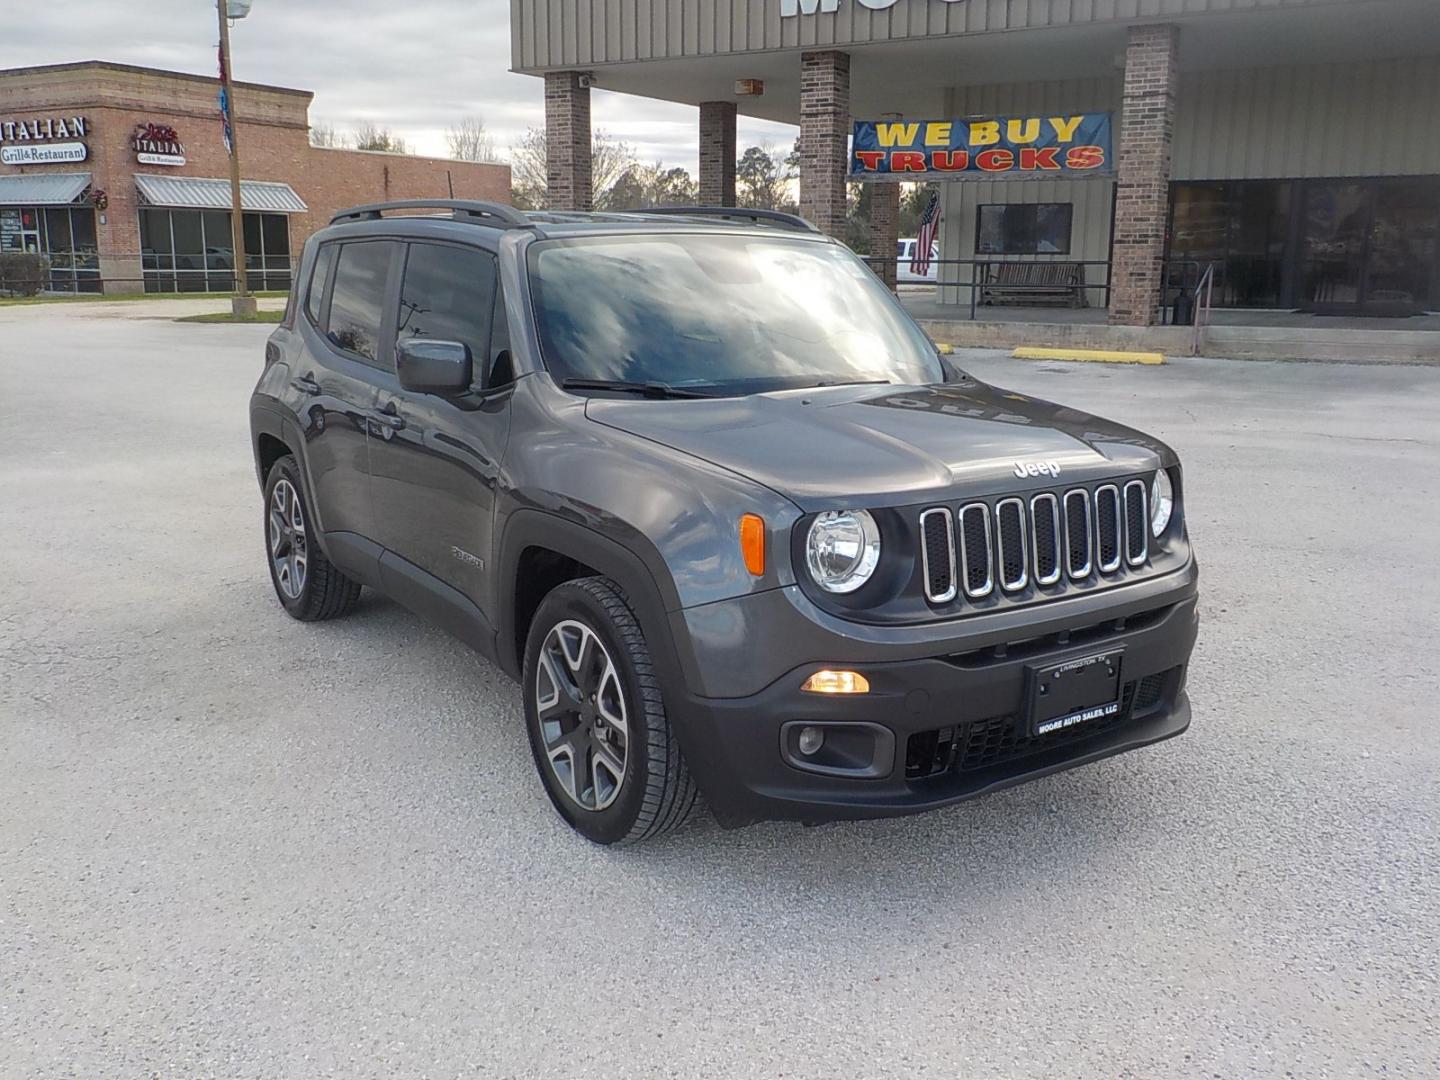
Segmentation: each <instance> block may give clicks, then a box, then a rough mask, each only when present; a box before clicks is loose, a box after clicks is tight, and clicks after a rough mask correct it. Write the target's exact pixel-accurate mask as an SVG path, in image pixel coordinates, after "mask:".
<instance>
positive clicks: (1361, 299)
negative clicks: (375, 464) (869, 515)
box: [511, 0, 1440, 335]
mask: <svg viewBox="0 0 1440 1080" xmlns="http://www.w3.org/2000/svg"><path fill="white" fill-rule="evenodd" d="M511 35H512V66H513V68H514V69H515V70H516V71H520V72H525V73H530V74H535V75H539V76H543V77H544V78H545V81H546V115H547V123H548V124H549V126H550V129H551V131H552V132H553V131H560V132H563V136H564V138H563V145H562V146H558V147H557V140H556V139H554V138H553V137H552V139H551V141H550V148H551V151H552V160H551V174H552V176H551V182H552V188H553V189H554V190H555V191H556V192H558V193H559V194H560V197H561V198H562V199H571V200H573V202H572V204H573V205H575V206H583V205H585V204H586V201H587V200H588V199H589V197H590V195H589V179H588V176H589V162H588V146H589V94H590V87H591V86H592V85H593V86H597V87H601V88H603V89H606V90H609V91H617V92H621V93H630V94H637V95H642V96H645V97H651V98H659V99H662V100H666V101H674V102H682V103H687V104H692V105H695V106H697V109H698V129H697V138H698V142H699V149H700V155H699V159H700V189H701V191H702V192H703V193H704V194H705V198H706V200H707V201H710V202H720V203H724V202H731V201H733V199H734V197H735V178H734V170H733V164H732V163H731V162H730V161H729V160H728V159H729V158H730V157H732V156H733V147H734V141H735V117H736V113H737V111H738V112H739V113H741V114H744V115H749V116H755V117H760V118H764V119H769V120H777V121H782V122H786V123H791V124H796V125H798V126H799V129H800V176H799V186H800V205H801V210H802V212H803V213H804V214H805V215H806V216H807V217H809V218H810V219H811V220H812V221H814V222H815V223H816V224H818V225H819V226H820V227H821V228H823V229H825V230H827V231H830V232H832V233H838V231H839V228H840V223H841V222H842V221H843V219H844V215H845V198H846V183H845V181H846V177H847V174H851V173H852V172H853V171H854V170H856V162H857V160H859V151H860V149H861V147H860V141H859V140H860V125H857V124H855V122H857V121H873V122H874V124H873V125H871V128H870V131H872V132H874V133H876V136H877V138H878V139H879V142H878V144H877V145H876V146H875V149H874V155H875V158H874V160H876V161H884V162H886V163H887V165H888V166H889V168H891V169H893V168H896V167H897V166H898V168H900V169H901V170H903V171H902V172H898V173H893V172H892V173H888V174H887V175H884V176H876V177H874V178H872V180H873V182H874V183H875V185H876V186H875V188H874V192H873V196H874V199H873V202H874V207H875V209H874V211H873V212H872V215H871V221H872V237H871V250H872V251H876V252H889V251H895V250H896V240H897V237H896V236H895V228H896V221H897V214H896V211H895V207H896V193H897V188H898V184H897V183H896V182H895V181H896V180H897V179H905V180H912V181H913V180H919V181H925V182H929V181H936V182H937V183H938V189H939V190H940V191H941V192H942V208H943V219H942V220H943V225H942V229H941V235H940V243H941V256H942V258H943V260H944V263H943V265H941V267H940V271H939V279H940V287H939V288H938V291H937V304H938V306H939V307H941V308H948V309H949V310H952V311H956V312H958V311H959V310H960V309H961V308H965V309H968V307H969V304H970V301H971V298H972V295H976V294H977V293H978V294H979V295H980V296H982V297H986V296H990V294H987V293H986V292H985V291H984V290H983V289H980V288H978V287H977V282H979V281H985V280H991V281H994V280H996V278H997V277H998V278H1006V277H1008V278H1009V279H1010V280H1013V281H1016V282H1024V281H1026V280H1032V281H1036V282H1040V281H1043V280H1044V274H1043V273H1035V274H1033V275H1028V276H1027V272H1026V271H1025V269H1024V268H1017V267H1008V268H1007V267H1006V266H1005V265H1004V264H1007V263H1031V264H1033V263H1040V262H1044V263H1056V264H1059V266H1057V267H1052V268H1051V271H1052V272H1053V274H1054V278H1053V280H1055V281H1061V282H1068V283H1069V284H1070V286H1071V287H1073V291H1071V292H1067V290H1066V288H1059V289H1052V290H1051V293H1052V295H1048V296H1047V295H1043V294H1041V293H1036V294H1033V295H1032V296H1031V297H1030V301H1031V302H1032V303H1038V302H1040V301H1041V300H1053V299H1057V298H1058V299H1059V300H1060V301H1061V302H1062V303H1063V302H1065V301H1067V300H1070V301H1074V302H1076V303H1078V304H1080V305H1083V306H1084V307H1086V308H1088V309H1089V312H1088V314H1091V315H1094V316H1096V317H1097V319H1098V321H1100V322H1102V323H1103V322H1104V321H1105V320H1106V319H1108V321H1109V323H1111V324H1117V331H1116V333H1117V335H1118V334H1122V331H1123V330H1124V329H1127V328H1133V327H1137V326H1138V327H1149V326H1151V325H1153V324H1155V323H1157V322H1158V321H1160V320H1162V319H1163V318H1164V317H1165V315H1166V313H1167V311H1168V310H1170V309H1171V307H1172V301H1173V298H1174V297H1175V296H1176V295H1177V294H1178V293H1179V292H1180V291H1181V288H1182V286H1183V285H1184V284H1185V282H1186V281H1187V280H1188V281H1189V282H1190V283H1191V284H1193V283H1194V281H1195V279H1196V277H1197V276H1198V275H1199V274H1200V272H1201V268H1203V267H1208V266H1213V267H1214V268H1215V270H1214V274H1215V278H1214V284H1215V294H1214V295H1215V301H1216V305H1217V306H1219V307H1228V308H1235V309H1244V310H1252V311H1253V310H1256V309H1260V310H1267V309H1268V310H1269V311H1270V312H1278V311H1291V312H1293V311H1299V312H1302V313H1305V312H1311V313H1323V314H1351V315H1361V316H1371V315H1374V316H1389V315H1412V314H1419V313H1423V312H1425V311H1427V310H1429V311H1434V310H1436V309H1440V137H1437V136H1436V133H1435V125H1434V120H1433V117H1434V116H1435V115H1436V114H1437V113H1440V3H1436V2H1434V0H511ZM1052 119H1054V120H1057V121H1058V122H1059V123H1060V126H1061V132H1057V133H1056V134H1057V139H1056V140H1053V141H1052V142H1053V143H1054V144H1056V145H1057V149H1056V150H1052V149H1049V148H1048V147H1046V146H1045V145H1044V139H1045V137H1046V135H1047V134H1048V125H1049V124H1050V122H1051V120H1052ZM917 122H918V123H917ZM927 122H928V123H927ZM1011 122H1014V123H1015V125H1016V126H1015V127H1014V128H1013V129H1012V128H1010V126H1009V125H1010V123H1011ZM1082 122H1083V123H1084V124H1085V125H1086V130H1087V131H1090V130H1093V132H1094V133H1095V137H1094V138H1092V139H1090V140H1089V142H1088V143H1087V145H1086V146H1085V147H1084V149H1086V150H1088V151H1092V152H1093V153H1081V154H1077V155H1075V156H1073V157H1067V156H1065V155H1064V154H1063V153H1059V155H1058V156H1057V152H1058V151H1063V150H1064V140H1063V139H1060V138H1058V136H1059V135H1060V134H1061V133H1069V132H1072V131H1074V130H1076V125H1077V124H1080V123H1082ZM912 124H915V125H917V126H914V127H913V128H911V129H910V132H909V138H910V139H911V140H912V141H908V142H907V141H904V140H903V138H902V140H901V141H900V142H894V139H895V135H894V132H895V131H896V130H899V131H900V132H902V133H904V132H906V130H907V128H909V127H910V125H912ZM852 125H854V126H853V127H852ZM965 129H970V130H971V132H972V134H976V133H978V135H979V141H978V142H972V143H970V144H968V145H967V144H966V142H965V141H964V140H963V139H961V138H960V135H959V133H960V132H961V131H962V130H965ZM1012 130H1013V132H1014V134H1015V135H1016V139H1015V140H1014V142H1015V144H1016V145H1008V143H1009V135H1008V134H1007V135H1006V136H1005V140H1006V143H1004V144H1001V148H1000V149H996V143H997V141H998V140H999V139H1000V135H999V134H997V132H1001V131H1012ZM852 131H853V133H854V144H853V146H852V145H851V142H852ZM931 136H933V138H932V137H931ZM992 136H993V138H994V140H995V141H992ZM892 143H893V145H895V146H904V147H907V152H906V155H905V156H903V157H901V156H900V155H898V154H892V153H891V150H892V149H893V147H892ZM987 147H988V149H986V148H987ZM852 153H853V154H854V156H852ZM897 158H898V159H899V160H898V161H897ZM1027 166H1029V168H1028V169H1027ZM912 170H913V171H912ZM881 171H885V170H881ZM883 261H884V262H888V261H889V260H888V258H885V259H884V260H883ZM877 269H879V270H881V271H882V272H884V273H886V274H887V275H893V274H894V272H895V267H894V266H893V265H890V266H888V267H886V266H877ZM1030 269H1035V268H1034V267H1031V268H1030ZM1066 275H1070V276H1066ZM990 298H992V299H993V296H990ZM1012 299H1013V300H1015V301H1016V302H1019V301H1021V300H1023V299H1024V298H1023V297H1020V296H1019V295H1018V292H1017V294H1016V295H1014V296H1012ZM982 302H983V301H982ZM1106 307H1108V309H1109V310H1108V313H1104V309H1105V308H1106ZM1096 309H1100V310H1096ZM956 317H959V316H956ZM1017 317H1018V316H1017Z"/></svg>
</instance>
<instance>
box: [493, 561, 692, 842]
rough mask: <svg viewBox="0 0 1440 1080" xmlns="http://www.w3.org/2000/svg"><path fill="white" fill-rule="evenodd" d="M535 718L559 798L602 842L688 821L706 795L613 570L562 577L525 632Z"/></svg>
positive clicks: (542, 768) (529, 700) (535, 737)
mask: <svg viewBox="0 0 1440 1080" xmlns="http://www.w3.org/2000/svg"><path fill="white" fill-rule="evenodd" d="M521 685H522V686H523V687H524V688H525V695H524V702H525V726H526V729H527V731H528V734H529V736H530V749H531V751H532V752H533V753H534V756H535V768H536V769H537V770H538V771H539V773H540V780H541V782H542V783H543V784H544V785H545V793H546V794H547V795H549V796H550V801H551V803H553V804H554V806H555V809H556V810H557V811H558V812H559V814H560V816H561V817H563V818H564V819H565V820H566V821H567V822H569V823H570V826H571V827H572V828H573V829H574V830H575V831H576V832H578V833H580V835H581V836H584V837H585V838H586V839H587V840H591V841H594V842H595V843H597V844H630V843H635V842H636V841H639V840H646V839H649V838H650V837H653V836H658V835H660V834H661V833H664V832H668V831H670V830H671V829H674V828H676V827H678V826H679V825H681V824H683V823H684V822H685V821H686V820H687V819H688V818H689V817H690V816H691V814H692V813H694V811H695V809H696V807H697V806H698V805H699V793H698V792H697V791H696V788H695V782H694V780H693V779H691V776H690V770H689V769H688V768H687V767H686V765H685V759H684V758H683V757H682V756H681V754H680V744H679V742H678V741H677V740H676V738H675V733H674V732H673V731H671V729H670V720H669V718H668V716H667V715H666V713H665V693H664V690H663V689H662V688H661V685H660V679H659V677H658V675H657V674H656V671H655V663H654V661H653V660H652V659H651V656H650V648H649V646H648V645H647V644H646V641H645V634H644V633H643V632H642V631H641V629H640V623H639V621H638V620H637V619H636V618H635V612H634V610H633V609H632V608H631V607H630V601H629V598H628V597H627V596H626V595H625V593H624V592H623V591H622V590H621V588H620V586H619V585H618V584H617V583H616V582H615V581H613V580H611V579H610V578H605V577H591V578H579V579H576V580H574V581H566V582H564V583H563V584H560V585H557V586H556V587H555V588H554V589H552V590H551V591H550V593H549V594H548V595H547V596H546V597H545V599H544V600H542V601H541V603H540V606H539V608H538V609H537V610H536V612H535V615H534V618H533V620H532V621H531V623H530V631H529V633H528V634H527V635H526V640H525V658H524V675H523V677H522V679H521Z"/></svg>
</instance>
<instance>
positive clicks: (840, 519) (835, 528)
mask: <svg viewBox="0 0 1440 1080" xmlns="http://www.w3.org/2000/svg"><path fill="white" fill-rule="evenodd" d="M879 562H880V530H879V529H877V528H876V527H875V519H874V518H872V517H871V516H870V514H869V513H868V512H867V511H865V510H832V511H830V512H829V513H825V514H821V515H820V516H819V517H817V518H816V519H815V523H814V524H813V525H811V526H810V535H809V536H807V537H806V538H805V563H806V565H807V566H809V568H810V576H811V577H812V578H813V579H814V580H815V584H816V585H819V586H820V587H821V588H822V589H824V590H825V591H826V592H832V593H848V592H854V591H855V590H856V589H858V588H860V586H861V585H864V584H865V582H867V581H869V580H870V575H871V574H873V573H875V566H876V564H878V563H879Z"/></svg>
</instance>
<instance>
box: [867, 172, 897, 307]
mask: <svg viewBox="0 0 1440 1080" xmlns="http://www.w3.org/2000/svg"><path fill="white" fill-rule="evenodd" d="M899 241H900V185H899V184H878V183H877V184H871V185H870V257H871V259H872V260H873V259H875V258H877V257H878V258H881V259H883V260H884V261H883V262H873V261H872V262H871V263H870V268H871V269H872V270H874V271H875V273H877V274H879V275H880V280H881V281H883V282H885V284H886V285H888V286H890V291H891V292H894V291H895V287H896V280H895V279H896V276H897V271H896V265H895V252H896V250H897V249H898V248H899V246H900V245H899Z"/></svg>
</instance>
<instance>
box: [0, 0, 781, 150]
mask: <svg viewBox="0 0 1440 1080" xmlns="http://www.w3.org/2000/svg"><path fill="white" fill-rule="evenodd" d="M23 6H24V8H25V10H24V12H23V14H22V13H20V12H14V13H12V14H14V15H16V16H17V17H15V18H7V19H6V20H5V32H4V34H0V67H24V66H29V65H33V64H54V63H63V62H66V61H74V60H116V61H120V62H123V63H129V64H145V65H149V66H151V67H162V68H171V69H174V70H176V71H188V72H196V73H199V74H205V75H208V74H211V73H213V72H214V70H215V39H216V34H217V31H216V20H215V7H214V0H64V2H54V0H51V2H46V0H38V2H36V3H33V4H25V5H23ZM142 13H143V14H142ZM509 19H510V7H509V3H508V0H401V2H398V3H397V2H396V0H255V3H254V9H253V11H252V13H251V15H250V17H249V18H247V19H244V20H242V21H240V22H238V23H236V24H235V27H234V30H233V33H232V43H231V44H232V48H233V50H234V54H235V59H234V69H235V77H236V78H237V79H248V80H251V81H254V82H267V83H276V84H279V85H281V86H293V87H299V88H301V89H305V90H312V91H314V93H315V102H314V105H313V106H312V107H311V110H310V119H311V122H312V123H325V122H328V123H333V124H334V125H335V126H336V127H337V128H339V129H341V130H342V131H343V130H346V129H349V128H350V127H352V126H353V125H354V124H355V122H356V121H359V120H373V121H375V122H376V123H377V124H380V125H381V126H382V127H389V128H392V129H393V130H394V131H395V132H396V134H398V135H401V136H403V137H404V138H405V139H406V141H407V142H408V143H409V144H410V145H411V147H412V148H413V149H415V150H416V151H417V152H419V153H422V154H436V155H443V154H444V153H445V134H444V133H445V128H446V126H447V125H449V124H452V123H454V122H455V121H456V120H457V119H458V118H460V117H462V116H465V115H478V116H480V117H481V118H482V119H483V120H484V121H485V126H486V127H487V128H489V129H490V131H491V132H492V133H493V134H494V135H495V142H496V144H497V146H498V147H499V148H500V149H501V151H502V156H503V152H504V151H505V150H506V149H507V148H508V147H509V146H510V145H511V144H513V143H514V142H515V141H516V139H517V138H518V137H519V136H520V135H521V134H522V133H523V132H524V131H525V129H526V128H527V127H539V126H541V125H542V124H543V123H544V105H543V94H542V89H541V88H542V83H541V80H539V79H537V78H535V77H533V76H528V75H513V74H511V73H510V71H509V68H510V24H509ZM593 108H594V123H595V126H596V127H598V128H603V129H604V130H605V131H607V132H609V133H611V134H612V135H615V136H616V137H618V138H620V139H623V140H624V141H626V142H628V143H630V144H632V145H633V146H634V147H635V149H636V152H637V156H638V157H639V158H640V159H641V160H642V161H654V160H661V161H664V162H665V163H667V164H671V165H683V166H684V167H685V168H687V169H689V170H690V171H691V172H692V173H693V172H694V171H695V170H696V148H695V141H696V111H695V109H693V108H691V107H688V106H683V105H672V104H667V103H665V102H659V101H651V100H649V99H648V98H640V97H632V96H629V95H624V94H609V93H605V92H604V91H598V90H597V91H595V92H594V99H593ZM793 139H794V129H792V128H787V127H784V126H782V125H779V124H771V123H767V122H765V121H757V120H746V119H744V118H743V117H742V118H741V121H740V132H739V140H740V146H741V147H744V146H748V145H751V144H752V143H760V144H764V143H769V144H772V145H774V146H776V147H781V146H788V145H789V143H790V141H791V140H793Z"/></svg>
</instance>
